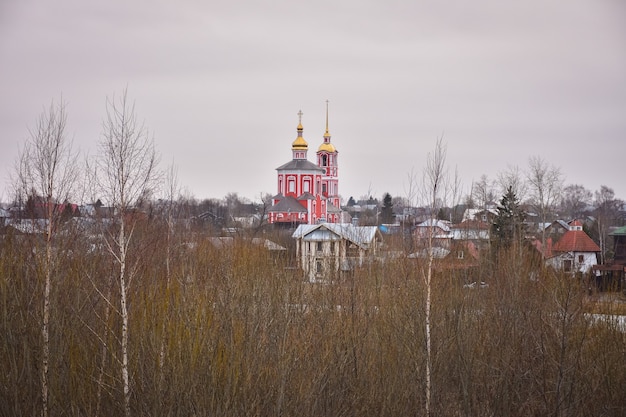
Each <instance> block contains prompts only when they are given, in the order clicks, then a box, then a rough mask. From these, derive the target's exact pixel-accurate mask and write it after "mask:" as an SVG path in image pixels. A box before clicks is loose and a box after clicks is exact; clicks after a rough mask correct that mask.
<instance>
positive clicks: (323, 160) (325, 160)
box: [322, 154, 328, 167]
mask: <svg viewBox="0 0 626 417" xmlns="http://www.w3.org/2000/svg"><path fill="white" fill-rule="evenodd" d="M322 166H323V167H325V166H328V155H326V154H324V155H322Z"/></svg>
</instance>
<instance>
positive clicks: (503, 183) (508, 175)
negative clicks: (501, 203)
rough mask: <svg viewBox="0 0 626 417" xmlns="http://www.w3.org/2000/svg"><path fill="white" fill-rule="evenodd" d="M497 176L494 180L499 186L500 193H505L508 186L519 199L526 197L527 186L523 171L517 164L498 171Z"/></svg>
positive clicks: (522, 199)
mask: <svg viewBox="0 0 626 417" xmlns="http://www.w3.org/2000/svg"><path fill="white" fill-rule="evenodd" d="M497 178H498V179H497V180H496V182H497V184H498V186H499V187H500V195H504V194H506V193H507V192H508V191H509V187H510V188H511V191H512V192H513V193H514V194H515V195H516V196H517V198H518V199H519V200H520V201H524V200H525V199H526V193H527V191H528V186H527V184H526V181H525V178H524V173H523V172H522V171H521V170H520V168H519V167H518V166H509V167H508V168H507V169H506V171H502V172H499V173H498V176H497Z"/></svg>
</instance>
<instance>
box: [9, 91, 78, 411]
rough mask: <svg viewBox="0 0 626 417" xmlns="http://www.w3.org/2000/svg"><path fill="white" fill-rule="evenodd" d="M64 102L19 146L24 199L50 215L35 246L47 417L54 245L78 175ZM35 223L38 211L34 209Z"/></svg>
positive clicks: (19, 186)
mask: <svg viewBox="0 0 626 417" xmlns="http://www.w3.org/2000/svg"><path fill="white" fill-rule="evenodd" d="M66 122H67V115H66V113H65V104H64V103H63V101H60V102H59V103H58V104H55V103H54V101H53V102H52V103H51V104H50V107H49V109H47V110H44V111H43V112H42V114H41V115H40V116H39V119H38V120H37V123H36V125H35V128H34V129H33V130H31V131H30V137H29V139H28V141H27V142H26V144H25V145H24V148H23V149H22V150H21V151H20V154H19V156H18V161H17V165H16V176H17V177H16V178H15V181H14V185H15V186H16V194H17V196H18V200H19V201H26V200H29V201H31V202H33V203H34V205H33V207H32V208H36V209H37V210H36V211H37V212H38V213H37V214H38V215H42V216H43V219H44V220H45V223H44V230H41V232H43V235H44V241H43V245H44V248H43V250H42V251H36V262H37V264H38V265H39V268H37V269H38V270H40V271H41V273H42V274H43V308H42V322H41V338H42V352H41V375H40V376H41V402H42V404H41V407H42V408H41V415H42V416H43V417H47V416H48V411H49V407H48V387H49V383H48V368H49V361H50V291H51V289H52V281H53V278H54V274H55V273H56V265H55V264H56V260H55V255H54V252H55V251H54V244H55V237H56V232H57V231H58V228H59V223H60V222H61V218H62V216H63V214H64V211H65V210H71V208H70V207H68V206H67V205H65V204H64V203H65V202H67V201H68V200H69V199H70V197H71V194H72V191H73V186H74V184H75V180H76V175H77V154H75V153H74V152H73V150H72V143H71V141H70V140H68V139H67V137H66V133H65V127H66ZM31 214H32V215H33V218H32V219H31V220H32V221H33V222H34V221H35V218H34V216H35V213H31Z"/></svg>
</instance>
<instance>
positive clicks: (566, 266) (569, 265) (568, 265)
mask: <svg viewBox="0 0 626 417" xmlns="http://www.w3.org/2000/svg"><path fill="white" fill-rule="evenodd" d="M563 271H565V272H572V260H571V259H566V260H564V261H563Z"/></svg>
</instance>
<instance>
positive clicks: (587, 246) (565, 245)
mask: <svg viewBox="0 0 626 417" xmlns="http://www.w3.org/2000/svg"><path fill="white" fill-rule="evenodd" d="M552 252H600V247H599V246H598V245H597V244H596V242H594V241H593V240H592V239H591V238H590V237H589V235H587V233H585V232H583V231H582V230H569V231H567V232H566V233H565V234H564V235H563V236H562V237H561V239H559V241H558V242H556V244H555V245H554V246H553V247H552Z"/></svg>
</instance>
